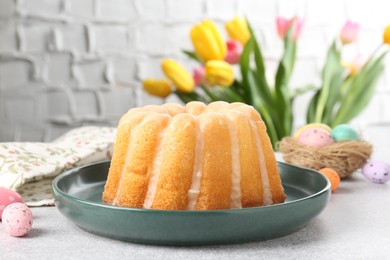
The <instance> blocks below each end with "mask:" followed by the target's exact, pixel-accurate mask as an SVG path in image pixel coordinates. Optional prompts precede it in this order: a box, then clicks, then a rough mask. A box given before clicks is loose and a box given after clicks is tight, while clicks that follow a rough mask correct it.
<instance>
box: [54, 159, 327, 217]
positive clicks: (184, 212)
mask: <svg viewBox="0 0 390 260" xmlns="http://www.w3.org/2000/svg"><path fill="white" fill-rule="evenodd" d="M109 162H110V160H105V161H101V162H95V163H90V164H86V165H83V166H79V167H76V168H73V169H70V170H68V171H65V172H63V173H61V174H59V175H58V176H56V177H55V179H54V180H53V183H52V189H53V190H54V191H55V192H54V197H55V200H56V197H57V195H56V193H58V194H60V195H61V196H63V197H65V198H67V199H70V200H73V201H76V202H78V203H82V204H87V205H90V206H97V207H103V208H108V209H114V210H122V211H130V212H134V211H135V212H144V213H145V212H150V213H152V214H158V213H163V214H177V213H179V214H183V215H184V214H205V213H210V214H220V213H235V212H243V211H253V210H259V209H269V208H275V207H283V206H286V205H291V204H294V203H300V202H304V201H306V200H310V199H313V198H316V197H319V196H321V195H323V194H324V193H326V192H329V191H330V189H331V183H330V181H329V179H328V178H327V177H326V176H324V175H323V174H321V173H320V172H318V171H316V170H313V169H309V168H305V167H300V166H296V165H293V164H289V163H285V162H280V161H277V165H278V166H279V165H286V166H288V167H293V168H296V169H299V170H304V171H306V172H307V171H309V172H312V173H314V174H317V175H318V176H321V177H322V178H323V179H324V180H325V181H326V183H327V184H326V186H325V187H324V188H323V189H321V190H320V191H318V192H316V193H314V194H311V195H308V196H305V197H303V198H300V199H296V200H292V201H285V202H282V203H277V204H271V205H265V206H257V207H248V208H240V209H212V210H165V209H144V208H130V207H121V206H115V205H109V204H104V203H96V202H92V201H89V200H85V199H80V198H77V197H75V196H72V195H69V194H68V193H66V192H64V191H62V190H61V189H60V188H59V187H58V182H60V181H61V180H62V179H63V178H65V177H67V176H68V175H70V174H72V173H74V172H77V171H80V170H81V169H83V168H88V167H93V166H98V165H101V164H105V163H109Z"/></svg>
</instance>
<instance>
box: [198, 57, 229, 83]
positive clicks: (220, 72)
mask: <svg viewBox="0 0 390 260" xmlns="http://www.w3.org/2000/svg"><path fill="white" fill-rule="evenodd" d="M205 70H206V81H207V83H209V84H210V85H211V86H214V85H218V86H221V87H229V86H230V85H232V83H233V81H234V71H233V68H232V66H231V65H230V64H229V63H227V62H226V61H222V60H211V61H209V62H207V63H206V67H205Z"/></svg>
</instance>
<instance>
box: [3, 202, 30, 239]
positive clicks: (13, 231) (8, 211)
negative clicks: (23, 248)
mask: <svg viewBox="0 0 390 260" xmlns="http://www.w3.org/2000/svg"><path fill="white" fill-rule="evenodd" d="M2 222H3V227H4V231H5V232H6V233H8V234H10V235H11V236H14V237H21V236H24V235H26V234H27V233H28V232H29V231H30V230H31V228H32V223H33V216H32V213H31V210H30V209H29V208H28V207H27V206H26V205H25V204H23V203H20V202H17V203H12V204H10V205H8V206H7V207H6V208H5V209H4V211H3V220H2Z"/></svg>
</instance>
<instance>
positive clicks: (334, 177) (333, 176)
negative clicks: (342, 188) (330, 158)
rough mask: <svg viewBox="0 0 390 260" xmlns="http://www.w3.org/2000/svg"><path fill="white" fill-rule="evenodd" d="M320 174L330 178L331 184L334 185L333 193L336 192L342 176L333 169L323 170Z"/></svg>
mask: <svg viewBox="0 0 390 260" xmlns="http://www.w3.org/2000/svg"><path fill="white" fill-rule="evenodd" d="M319 172H320V173H322V174H323V175H325V176H326V177H328V179H329V181H330V184H331V185H332V191H335V190H336V189H337V188H338V187H339V185H340V176H339V174H338V173H337V172H336V171H335V170H333V169H331V168H322V169H320V170H319Z"/></svg>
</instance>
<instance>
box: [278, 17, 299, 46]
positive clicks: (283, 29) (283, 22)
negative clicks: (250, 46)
mask: <svg viewBox="0 0 390 260" xmlns="http://www.w3.org/2000/svg"><path fill="white" fill-rule="evenodd" d="M293 21H294V18H292V19H287V18H284V17H277V18H276V28H277V30H278V35H279V37H280V38H281V39H284V36H285V35H286V33H287V32H288V29H289V28H290V26H291V23H292V22H293ZM304 22H305V20H304V19H302V18H299V17H296V18H295V22H294V28H293V35H292V38H293V40H294V41H296V40H297V39H298V38H299V35H300V34H301V31H302V27H303V24H304Z"/></svg>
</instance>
